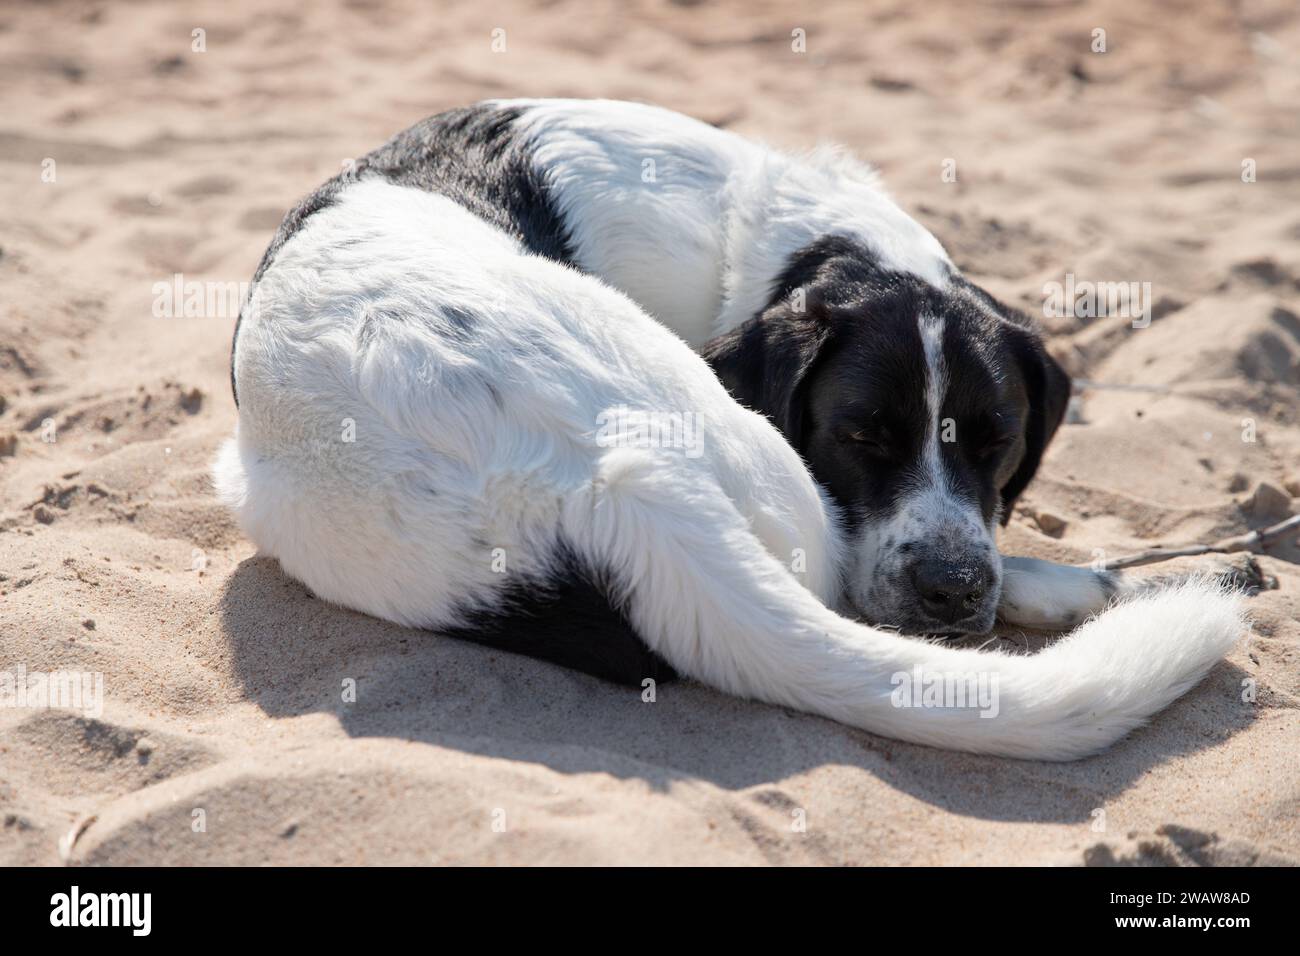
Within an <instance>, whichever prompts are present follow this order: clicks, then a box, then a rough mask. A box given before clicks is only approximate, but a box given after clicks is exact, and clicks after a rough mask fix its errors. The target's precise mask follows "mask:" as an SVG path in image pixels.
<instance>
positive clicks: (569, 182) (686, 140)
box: [497, 100, 952, 347]
mask: <svg viewBox="0 0 1300 956" xmlns="http://www.w3.org/2000/svg"><path fill="white" fill-rule="evenodd" d="M497 102H499V103H500V104H501V105H503V106H506V105H511V106H522V107H526V108H527V112H526V113H525V114H524V116H523V117H522V118H521V120H520V128H521V129H522V131H523V133H524V136H525V138H526V139H527V140H528V141H529V143H530V144H531V146H532V148H533V150H534V159H535V162H536V165H537V168H538V169H539V170H540V171H541V173H542V175H543V177H544V178H545V179H546V181H547V183H548V185H549V186H550V188H551V194H552V196H553V197H554V198H555V200H556V202H557V204H558V205H559V207H560V209H561V210H562V213H563V215H564V217H565V221H566V223H567V224H568V225H569V227H570V230H571V233H572V235H573V240H574V245H575V250H574V251H575V255H576V258H577V260H578V262H579V264H580V265H581V266H582V268H583V269H584V270H585V271H587V272H590V273H591V274H592V275H596V276H600V277H601V278H603V279H604V280H605V281H607V282H609V283H610V284H612V285H613V286H615V287H616V288H618V289H621V290H622V291H623V292H625V293H627V294H628V295H629V296H631V297H632V299H633V300H634V301H636V302H637V303H639V304H640V305H641V306H642V307H643V308H644V309H646V310H647V311H648V312H649V313H650V314H651V315H653V316H654V317H655V318H657V319H658V320H659V321H661V322H663V323H664V324H665V325H667V326H668V327H669V328H670V329H672V330H673V331H675V332H676V333H677V334H678V335H680V336H682V338H684V339H686V341H687V342H688V343H690V344H691V345H692V346H695V347H698V346H700V345H702V344H703V343H704V342H705V341H707V340H708V339H711V338H713V337H714V336H716V335H719V334H721V333H723V332H726V331H729V330H730V329H732V328H735V327H736V326H738V325H740V324H742V323H744V322H747V321H748V320H749V319H751V318H753V316H754V315H755V314H756V313H757V312H758V311H759V309H761V308H762V307H763V306H764V305H765V304H766V303H767V301H768V299H769V298H770V297H771V295H772V292H773V291H774V290H773V282H774V280H775V279H776V277H777V276H778V275H780V273H781V270H782V269H784V268H785V265H786V263H787V262H788V261H789V260H790V257H791V256H792V255H793V254H794V253H795V252H797V251H798V250H799V249H801V248H803V247H804V246H806V245H808V244H809V243H811V242H813V241H814V240H816V239H818V238H820V237H822V236H825V235H829V234H838V235H843V236H849V237H855V238H857V239H858V240H860V241H861V242H862V243H864V244H865V245H866V246H867V247H868V248H869V249H871V250H873V251H874V252H875V253H876V254H877V255H878V256H879V257H880V259H881V262H882V264H884V265H885V266H887V267H889V268H892V269H895V270H897V271H900V272H912V273H915V274H916V275H919V276H921V277H922V278H924V279H926V280H928V281H930V282H931V283H933V284H935V285H942V284H943V283H945V282H946V281H947V277H948V275H949V274H950V273H951V271H952V264H951V262H950V261H949V259H948V256H947V253H945V252H944V251H943V247H942V246H941V245H940V244H939V241H938V240H937V239H935V238H934V236H932V235H931V234H930V233H929V232H928V231H926V229H925V228H924V227H923V226H921V225H920V224H919V223H917V222H916V221H915V220H914V219H912V218H911V217H909V216H908V215H907V214H906V213H904V212H903V211H902V210H901V209H899V208H898V206H897V205H896V204H895V203H894V202H893V200H891V199H890V198H889V196H888V195H887V194H886V193H885V191H884V189H883V187H882V186H881V185H880V183H879V182H878V181H877V179H876V176H875V174H874V172H872V171H871V170H870V169H869V168H868V167H866V166H864V165H862V164H860V163H858V162H855V161H854V160H853V159H851V158H850V157H848V156H846V155H844V154H843V153H841V152H839V151H837V150H833V149H830V148H823V149H820V150H817V151H815V152H814V153H812V154H811V155H810V156H807V157H804V158H795V157H792V156H788V155H786V154H783V153H780V152H777V151H775V150H772V149H768V148H766V147H764V146H762V145H759V144H757V143H754V142H751V141H749V140H746V139H743V138H741V137H739V136H736V135H735V134H733V133H728V132H726V131H725V130H720V129H717V128H716V127H713V126H709V125H708V124H707V123H701V122H700V121H698V120H694V119H691V118H689V117H686V116H683V115H681V114H680V113H674V112H672V111H671V110H665V109H661V108H659V107H653V106H642V105H640V104H637V103H624V102H618V101H614V100H501V101H497ZM648 172H651V173H653V178H648V176H647V173H648Z"/></svg>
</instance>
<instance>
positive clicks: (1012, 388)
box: [705, 239, 1069, 634]
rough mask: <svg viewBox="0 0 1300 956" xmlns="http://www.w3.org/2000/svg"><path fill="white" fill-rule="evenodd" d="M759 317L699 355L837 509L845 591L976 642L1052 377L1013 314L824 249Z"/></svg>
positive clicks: (914, 626)
mask: <svg viewBox="0 0 1300 956" xmlns="http://www.w3.org/2000/svg"><path fill="white" fill-rule="evenodd" d="M816 251H817V253H818V255H817V257H816V259H817V261H816V262H815V264H813V265H812V266H811V267H810V268H807V269H805V270H804V272H805V274H801V275H794V276H789V275H787V277H786V278H787V279H794V280H799V281H788V282H784V283H783V284H782V290H781V293H780V294H779V296H778V298H777V299H776V300H775V301H774V302H773V303H772V305H770V306H769V308H768V309H767V310H765V312H764V313H763V315H762V316H761V317H760V318H758V319H756V320H754V321H753V322H751V323H749V324H747V325H746V326H744V327H742V328H740V329H737V330H736V331H735V332H733V333H730V334H729V335H727V336H724V337H722V338H720V339H718V340H715V341H714V342H711V343H709V345H708V346H706V350H705V354H706V357H708V358H709V360H710V362H711V364H712V365H713V367H714V369H715V370H716V371H717V372H718V374H719V376H720V378H721V379H722V381H723V383H724V384H725V385H727V387H728V388H729V389H730V390H731V392H732V394H733V395H734V396H735V397H736V398H737V399H738V400H739V401H741V402H742V403H744V404H746V405H749V406H750V407H752V408H755V409H757V410H758V411H761V412H763V413H765V414H766V415H768V416H769V417H770V418H771V419H772V420H773V421H774V422H775V423H776V424H777V426H778V427H779V428H780V429H781V430H782V431H783V432H784V434H785V436H786V438H787V439H788V440H789V441H790V443H791V444H792V445H794V447H795V448H796V449H798V451H799V452H800V453H801V454H802V455H803V456H804V458H805V460H806V461H807V462H808V465H809V467H810V469H811V471H812V473H813V475H814V477H816V478H817V480H818V481H819V482H820V483H821V484H822V485H823V486H824V487H825V488H826V489H827V491H828V492H829V493H830V495H831V496H832V498H833V499H834V500H835V501H836V502H837V503H838V504H839V506H840V508H841V510H842V512H843V515H844V519H845V522H846V526H847V530H848V532H849V534H848V538H849V540H850V542H851V553H850V555H849V561H848V564H847V567H846V580H845V590H846V594H847V596H848V598H849V600H850V602H851V603H852V604H853V605H854V606H855V608H856V609H857V610H858V611H859V612H860V613H861V614H862V615H863V616H865V617H866V618H868V619H869V620H871V621H873V622H874V623H878V624H886V625H894V626H897V627H900V628H902V629H904V630H906V631H909V632H913V633H916V632H920V633H930V634H956V633H971V632H975V633H980V632H983V631H987V630H988V629H989V628H990V627H991V626H992V624H993V618H994V615H995V613H996V610H997V602H998V596H999V593H1000V590H1001V559H1000V557H999V556H998V553H997V549H996V546H995V544H994V538H993V533H994V528H995V526H996V524H997V521H998V518H999V517H1000V516H1001V515H1003V514H1005V513H1007V511H1008V510H1009V508H1010V506H1011V504H1012V503H1013V502H1014V500H1015V498H1016V497H1017V496H1018V495H1019V494H1020V492H1021V491H1022V490H1023V489H1024V487H1025V485H1027V484H1028V482H1029V480H1030V478H1031V477H1032V476H1033V474H1034V471H1035V470H1036V469H1037V467H1038V462H1039V459H1040V458H1041V455H1042V452H1043V449H1044V448H1045V446H1046V444H1047V441H1048V440H1049V439H1050V437H1051V435H1052V433H1053V432H1054V431H1055V429H1056V427H1057V425H1058V424H1059V422H1060V420H1061V417H1062V415H1063V413H1064V410H1065V404H1066V401H1067V400H1068V397H1069V379H1068V378H1067V377H1066V376H1065V374H1064V372H1062V371H1061V369H1060V367H1059V366H1057V364H1056V363H1055V362H1054V361H1053V360H1052V359H1051V358H1050V356H1048V355H1047V354H1046V352H1045V351H1044V350H1043V348H1042V345H1041V343H1040V341H1039V339H1038V337H1037V336H1036V334H1035V333H1033V332H1032V331H1031V330H1030V329H1029V328H1028V324H1027V320H1025V319H1024V317H1023V316H1017V315H1015V314H1014V313H1012V312H1010V310H1007V309H1006V308H1005V307H1002V306H999V305H998V304H997V303H996V302H995V301H994V300H992V299H991V298H990V297H988V296H987V295H986V294H984V293H983V292H981V291H980V290H978V289H976V288H975V287H974V286H971V285H970V284H969V283H967V282H965V281H964V280H962V279H960V278H954V279H953V280H952V281H951V282H950V283H949V284H948V286H947V287H946V288H944V289H942V290H940V289H936V288H934V287H933V286H930V285H929V284H927V283H925V282H923V281H922V280H920V279H918V278H916V277H913V276H906V275H900V274H897V273H881V272H879V271H878V270H877V269H876V268H875V267H874V265H873V264H872V262H871V260H870V259H869V258H867V257H866V256H865V255H864V253H863V251H862V250H861V249H860V247H857V246H856V245H854V244H852V243H849V242H847V241H845V240H838V239H830V240H824V241H823V243H822V244H819V248H818V249H817V250H816Z"/></svg>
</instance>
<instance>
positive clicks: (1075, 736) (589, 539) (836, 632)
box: [565, 455, 1243, 760]
mask: <svg viewBox="0 0 1300 956" xmlns="http://www.w3.org/2000/svg"><path fill="white" fill-rule="evenodd" d="M603 472H604V473H603V475H602V480H601V481H600V482H598V483H597V487H598V489H599V490H598V491H597V492H595V494H596V500H595V501H593V500H591V498H589V497H586V498H580V499H575V500H574V501H573V502H571V506H570V507H569V508H568V509H567V512H566V517H565V522H566V525H567V529H566V533H567V534H568V535H570V536H571V537H572V538H573V540H575V541H577V542H580V543H581V546H583V547H584V548H587V549H590V553H591V554H592V555H593V556H594V557H595V558H596V559H597V560H598V561H599V562H600V566H603V567H609V568H610V569H611V570H613V572H614V575H615V578H616V579H617V580H621V581H622V582H623V583H624V584H625V586H626V587H627V595H628V599H627V610H628V613H629V615H630V617H631V619H632V621H633V623H634V624H635V625H636V627H637V629H638V631H639V632H640V633H641V634H642V636H643V637H644V639H645V640H646V641H647V643H649V644H650V646H651V647H653V648H654V649H655V650H656V651H657V652H658V653H659V654H660V655H662V656H663V657H664V658H665V659H666V660H668V661H669V662H670V663H671V664H672V665H673V666H674V667H676V668H677V669H678V670H679V671H680V672H682V673H684V674H687V675H689V676H691V677H694V678H696V679H697V680H700V681H703V682H705V683H708V684H711V685H713V686H715V687H718V688H720V689H722V690H725V691H727V692H729V693H733V694H737V695H739V696H744V697H751V698H755V699H758V700H764V701H768V702H771V703H775V704H780V705H784V706H789V707H794V708H797V709H799V710H803V711H807V712H810V713H815V714H820V715H822V716H825V717H829V718H831V719H833V720H836V721H839V722H841V723H845V724H850V725H853V726H856V727H861V728H863V729H865V730H869V731H872V732H875V733H879V734H883V735H885V736H888V737H894V738H897V739H900V740H908V741H913V742H916V743H922V744H929V745H932V746H936V747H943V748H947V749H952V750H966V751H972V752H976V753H989V754H1001V755H1005V756H1011V757H1022V758H1037V759H1044V760H1071V759H1075V758H1079V757H1084V756H1087V755H1089V754H1093V753H1096V752H1098V751H1100V750H1102V749H1104V748H1105V747H1107V746H1109V745H1110V744H1111V743H1113V742H1114V741H1116V740H1118V739H1119V738H1120V737H1123V736H1124V735H1125V734H1127V733H1128V732H1129V731H1131V730H1133V729H1134V728H1136V727H1138V726H1139V725H1141V724H1142V723H1143V722H1144V721H1145V720H1146V719H1147V718H1148V717H1150V716H1151V715H1152V714H1154V713H1156V712H1157V711H1159V710H1160V709H1161V708H1163V707H1165V706H1166V705H1168V704H1169V703H1170V702H1171V701H1173V700H1174V699H1175V698H1177V697H1178V696H1179V695H1181V694H1183V693H1185V692H1186V691H1187V690H1188V689H1189V688H1191V687H1192V686H1193V685H1194V684H1196V682H1197V681H1199V680H1200V679H1201V678H1202V677H1203V676H1204V675H1205V674H1206V672H1207V671H1208V670H1209V669H1210V668H1211V667H1212V666H1213V665H1214V663H1215V662H1216V661H1218V660H1219V659H1220V658H1222V657H1223V655H1224V654H1225V653H1227V651H1228V650H1229V649H1230V648H1231V647H1232V646H1233V644H1234V643H1235V642H1236V640H1237V639H1238V637H1239V636H1240V635H1241V633H1242V629H1243V621H1242V615H1241V609H1240V606H1239V599H1238V598H1237V597H1235V596H1233V595H1228V594H1225V593H1223V592H1221V591H1220V590H1218V589H1217V588H1216V587H1215V586H1214V585H1211V584H1210V583H1208V582H1199V581H1192V582H1189V583H1186V584H1183V585H1179V586H1177V587H1174V588H1172V589H1170V590H1167V591H1163V592H1158V593H1156V594H1153V595H1148V596H1143V597H1137V598H1134V599H1131V600H1129V601H1127V602H1125V603H1122V604H1119V605H1117V606H1115V607H1113V608H1111V609H1110V610H1108V611H1106V612H1105V613H1103V614H1101V615H1100V616H1098V617H1097V618H1095V619H1093V620H1091V621H1089V622H1088V623H1086V624H1084V625H1083V626H1082V627H1080V628H1079V629H1077V630H1076V631H1074V632H1073V633H1072V634H1070V635H1069V636H1068V637H1066V638H1064V639H1062V640H1061V641H1059V642H1057V643H1056V644H1054V645H1053V646H1052V647H1050V648H1048V649H1047V650H1045V651H1043V652H1041V653H1038V654H1033V655H1009V654H1004V653H998V652H981V651H976V650H968V649H955V648H951V647H946V646H942V645H937V644H931V643H927V642H924V641H920V640H911V639H907V638H904V637H900V636H899V635H897V634H894V633H892V632H885V631H880V630H876V629H873V628H870V627H865V626H863V625H860V624H856V623H854V622H852V621H849V620H846V619H845V618H843V617H840V616H838V615H836V614H835V613H833V612H832V611H830V610H828V609H827V608H826V607H825V606H823V605H822V604H821V603H820V602H819V601H818V600H817V599H816V598H815V597H814V596H813V595H812V594H810V593H809V592H808V591H807V590H806V589H804V588H803V587H801V586H800V585H799V584H798V583H797V581H796V580H795V578H794V577H793V576H792V575H791V574H790V572H789V571H788V570H787V569H786V568H785V567H783V566H782V565H781V564H780V563H779V562H778V561H777V560H776V559H775V558H773V557H772V556H771V555H770V554H769V553H768V552H767V551H766V550H764V548H763V546H762V545H761V544H760V542H759V541H758V539H757V538H756V537H755V536H754V535H753V534H752V533H751V532H750V530H749V528H748V526H747V523H746V521H745V519H744V518H743V517H742V516H741V514H740V513H739V512H738V511H737V510H736V509H735V507H734V506H733V505H732V504H731V502H730V501H729V500H728V499H727V498H726V496H725V495H723V494H722V493H721V492H720V490H718V489H717V488H716V487H712V488H711V487H708V486H707V484H702V485H700V486H697V487H696V488H695V489H693V490H692V491H691V492H690V493H685V492H684V491H683V488H682V486H681V484H680V483H678V482H674V481H673V480H672V479H671V477H670V473H671V469H658V468H656V467H655V466H654V463H653V462H650V461H648V460H646V461H645V462H643V463H642V464H641V465H638V464H637V463H636V462H635V460H634V459H632V458H631V457H630V456H626V455H624V456H619V457H615V456H611V458H610V459H609V460H608V461H607V463H606V467H605V468H604V469H603ZM918 680H919V681H920V682H921V683H922V685H925V684H926V683H927V682H934V684H933V685H932V686H937V687H939V688H940V689H939V694H940V696H939V698H938V703H939V706H930V705H929V704H932V703H933V702H934V701H933V699H932V698H931V697H929V696H928V695H927V694H926V693H925V692H924V691H923V689H922V688H921V687H917V686H915V684H916V682H917V681H918ZM981 681H982V682H983V683H982V684H981V683H980V682H981ZM972 682H973V683H972ZM904 685H912V686H910V687H909V690H910V693H908V694H900V693H899V691H900V689H902V688H903V686H904ZM950 686H951V687H954V688H956V687H964V688H967V689H970V688H971V687H982V688H983V689H984V690H986V691H991V693H992V698H991V700H990V699H989V698H988V697H987V696H983V697H981V696H980V695H976V697H977V699H975V700H971V699H970V698H969V697H967V698H966V700H965V701H964V705H963V706H947V705H946V704H949V703H950V702H951V698H950V699H949V700H947V701H946V700H945V699H944V696H943V695H944V693H945V689H946V688H947V687H950ZM909 698H910V699H909Z"/></svg>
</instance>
